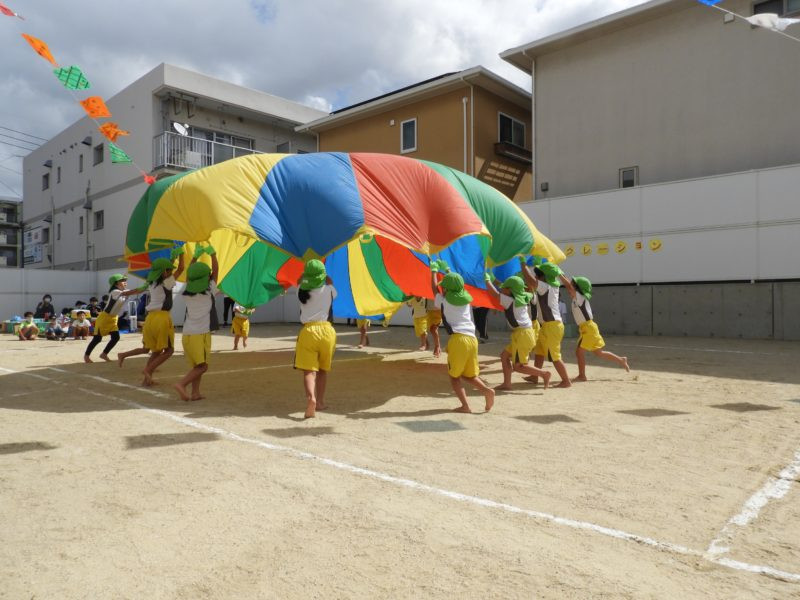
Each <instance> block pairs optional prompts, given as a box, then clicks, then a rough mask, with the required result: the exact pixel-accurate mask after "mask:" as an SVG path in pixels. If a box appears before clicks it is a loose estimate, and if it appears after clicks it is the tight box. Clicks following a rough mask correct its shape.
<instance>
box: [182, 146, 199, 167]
mask: <svg viewBox="0 0 800 600" xmlns="http://www.w3.org/2000/svg"><path fill="white" fill-rule="evenodd" d="M181 164H182V165H183V166H184V167H186V168H187V169H199V168H200V167H202V166H203V155H202V154H201V153H200V152H195V151H193V150H184V151H183V160H182V161H181Z"/></svg>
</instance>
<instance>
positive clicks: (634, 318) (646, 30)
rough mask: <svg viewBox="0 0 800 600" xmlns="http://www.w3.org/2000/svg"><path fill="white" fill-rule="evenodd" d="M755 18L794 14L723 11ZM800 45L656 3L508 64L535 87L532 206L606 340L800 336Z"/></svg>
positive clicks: (794, 4) (799, 7)
mask: <svg viewBox="0 0 800 600" xmlns="http://www.w3.org/2000/svg"><path fill="white" fill-rule="evenodd" d="M724 6H725V8H727V9H729V10H731V11H734V12H736V13H739V14H742V15H750V14H753V13H754V12H765V11H766V12H775V11H778V12H780V13H781V14H784V15H788V14H794V11H798V12H800V2H798V1H796V0H770V1H768V2H758V1H756V2H753V1H751V0H728V1H726V2H725V5H724ZM796 47H797V46H796V44H794V43H793V42H791V41H790V40H787V39H786V38H784V37H782V36H780V35H777V34H776V33H774V32H771V31H768V30H764V29H759V28H753V27H750V26H749V25H748V24H747V23H743V22H742V21H741V20H739V19H733V18H731V17H730V15H725V14H724V13H722V12H720V11H717V10H714V9H712V8H709V7H708V6H704V5H702V4H701V3H699V2H697V1H696V0H652V1H650V2H646V3H644V4H641V5H639V6H636V7H633V8H631V9H628V10H625V11H622V12H619V13H616V14H613V15H610V16H608V17H605V18H603V19H599V20H597V21H594V22H591V23H587V24H584V25H581V26H578V27H575V28H573V29H570V30H568V31H564V32H561V33H557V34H555V35H552V36H550V37H547V38H544V39H541V40H536V41H533V42H531V43H529V44H526V45H523V46H520V47H518V48H513V49H510V50H507V51H505V52H503V53H502V54H501V57H502V58H504V59H505V60H506V61H508V62H510V63H511V64H513V65H515V66H517V67H518V68H520V69H521V70H523V71H524V72H525V73H528V74H530V75H531V77H532V86H533V87H532V92H533V93H532V112H533V123H534V127H533V134H534V137H535V143H534V147H533V162H534V170H535V175H536V177H535V184H534V188H533V190H532V193H533V195H534V198H535V201H534V202H532V203H530V204H528V205H525V206H524V210H526V212H528V213H529V214H530V215H531V216H532V217H533V218H534V220H535V221H536V222H537V223H538V224H539V225H541V226H543V228H544V230H545V231H547V232H548V233H549V235H550V237H551V238H552V239H554V240H555V241H557V242H559V243H561V244H562V247H564V248H565V251H566V253H567V255H568V256H570V258H569V260H568V262H567V265H566V266H567V269H568V270H569V271H571V272H572V273H575V274H586V275H588V276H589V277H590V278H591V279H592V280H593V281H595V282H596V283H601V284H614V285H615V287H613V288H608V289H607V290H606V291H605V292H604V293H602V294H597V295H596V296H595V298H593V302H594V301H595V299H596V301H597V303H599V304H600V306H599V313H600V314H602V315H603V318H604V325H605V326H606V328H607V330H608V331H609V332H616V333H643V334H656V335H703V336H707V335H716V336H720V337H755V338H778V339H800V325H799V324H798V322H797V320H796V319H794V318H793V314H792V312H791V311H792V308H791V307H792V306H797V305H798V304H800V283H798V280H800V262H798V261H797V256H800V203H798V201H797V198H798V190H800V121H798V120H797V119H794V118H792V111H793V110H794V107H797V106H800V61H798V60H796Z"/></svg>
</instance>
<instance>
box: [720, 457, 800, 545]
mask: <svg viewBox="0 0 800 600" xmlns="http://www.w3.org/2000/svg"><path fill="white" fill-rule="evenodd" d="M798 476H800V450H797V451H796V452H795V454H794V460H793V461H792V462H791V463H789V464H788V465H787V466H786V467H784V469H783V470H782V471H781V472H780V473H778V476H777V477H770V478H769V479H768V480H767V482H766V483H765V484H764V485H763V486H762V487H761V489H759V490H758V491H757V492H756V493H755V494H753V495H752V496H750V498H748V499H747V502H745V503H744V505H743V506H742V510H741V511H740V512H739V514H736V515H734V516H732V517H731V518H730V519H729V520H728V522H727V523H725V526H724V527H723V528H722V530H720V532H719V534H718V535H717V537H716V538H714V539H713V540H712V541H711V544H709V546H708V550H706V554H707V555H709V556H714V557H719V556H720V555H722V554H726V553H727V552H728V551H729V550H730V547H729V546H728V545H727V544H729V543H730V540H731V537H732V536H733V533H734V529H733V526H734V525H735V526H738V527H746V526H747V525H748V524H749V523H750V522H751V521H753V520H754V519H755V518H756V517H758V513H759V512H761V509H762V508H764V507H765V506H766V505H767V504H769V502H770V501H771V500H780V499H781V498H783V497H784V496H785V495H786V494H787V493H788V492H789V490H790V489H791V487H792V484H793V483H794V482H795V480H796V479H797V478H798Z"/></svg>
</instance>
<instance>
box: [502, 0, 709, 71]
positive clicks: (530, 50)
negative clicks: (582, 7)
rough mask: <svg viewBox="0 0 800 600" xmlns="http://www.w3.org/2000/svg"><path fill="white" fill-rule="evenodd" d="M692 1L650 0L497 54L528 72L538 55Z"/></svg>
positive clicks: (648, 18)
mask: <svg viewBox="0 0 800 600" xmlns="http://www.w3.org/2000/svg"><path fill="white" fill-rule="evenodd" d="M695 4H697V3H696V2H695V1H694V0H650V2H645V3H644V4H639V5H637V6H634V7H632V8H628V9H626V10H623V11H620V12H616V13H613V14H611V15H608V16H605V17H603V18H601V19H596V20H594V21H590V22H588V23H584V24H583V25H578V26H577V27H573V28H572V29H567V30H565V31H562V32H560V33H556V34H554V35H551V36H548V37H545V38H541V39H539V40H535V41H533V42H530V43H529V44H525V45H524V46H517V47H516V48H510V49H508V50H505V51H504V52H501V53H500V58H502V59H503V60H505V61H507V62H509V63H511V64H512V65H514V66H515V67H517V68H519V69H521V70H523V71H525V72H526V73H530V72H531V70H532V69H533V59H534V58H535V57H537V56H540V55H542V54H548V53H550V52H555V51H556V50H560V49H562V48H566V47H568V46H573V45H575V44H579V43H581V42H585V41H587V40H590V39H593V38H597V37H600V36H603V35H607V34H609V33H613V32H615V31H619V30H621V29H625V28H627V27H631V26H632V25H636V24H637V23H642V22H644V21H649V20H652V19H656V18H658V17H661V16H663V15H665V14H668V13H671V12H674V11H675V10H676V9H679V8H688V7H689V6H692V5H695Z"/></svg>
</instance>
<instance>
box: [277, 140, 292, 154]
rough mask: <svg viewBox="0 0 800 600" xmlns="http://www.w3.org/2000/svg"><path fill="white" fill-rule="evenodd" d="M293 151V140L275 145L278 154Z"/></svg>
mask: <svg viewBox="0 0 800 600" xmlns="http://www.w3.org/2000/svg"><path fill="white" fill-rule="evenodd" d="M291 151H292V143H291V142H281V143H280V144H278V145H277V146H275V152H277V153H278V154H289V153H290V152H291Z"/></svg>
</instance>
